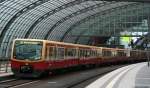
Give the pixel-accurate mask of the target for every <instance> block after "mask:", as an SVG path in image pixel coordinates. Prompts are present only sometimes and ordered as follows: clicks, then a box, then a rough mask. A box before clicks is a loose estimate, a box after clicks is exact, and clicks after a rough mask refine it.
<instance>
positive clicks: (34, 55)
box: [13, 41, 43, 61]
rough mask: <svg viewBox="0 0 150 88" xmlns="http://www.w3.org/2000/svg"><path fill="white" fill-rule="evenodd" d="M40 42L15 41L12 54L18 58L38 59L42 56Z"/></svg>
mask: <svg viewBox="0 0 150 88" xmlns="http://www.w3.org/2000/svg"><path fill="white" fill-rule="evenodd" d="M42 47H43V45H42V42H37V41H35V42H30V41H16V42H15V47H14V52H13V55H14V57H15V58H16V59H18V60H25V59H28V60H31V61H34V60H40V59H41V58H42Z"/></svg>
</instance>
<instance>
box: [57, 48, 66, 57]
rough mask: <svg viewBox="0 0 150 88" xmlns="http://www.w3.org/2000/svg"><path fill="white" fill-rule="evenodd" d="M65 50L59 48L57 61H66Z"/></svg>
mask: <svg viewBox="0 0 150 88" xmlns="http://www.w3.org/2000/svg"><path fill="white" fill-rule="evenodd" d="M64 54H65V49H64V47H57V56H56V57H57V59H64Z"/></svg>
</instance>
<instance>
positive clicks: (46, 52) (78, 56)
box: [11, 39, 135, 77]
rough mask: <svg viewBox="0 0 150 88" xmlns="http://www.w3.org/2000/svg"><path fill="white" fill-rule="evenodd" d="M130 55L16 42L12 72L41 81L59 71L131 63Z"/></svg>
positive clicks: (31, 41) (68, 45) (35, 41)
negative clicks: (40, 79)
mask: <svg viewBox="0 0 150 88" xmlns="http://www.w3.org/2000/svg"><path fill="white" fill-rule="evenodd" d="M130 52H131V51H130V50H124V49H114V48H102V47H96V46H87V45H79V44H71V43H64V42H55V41H48V40H39V39H15V40H14V41H13V47H12V54H11V69H12V71H13V73H14V75H16V76H18V77H39V76H41V75H42V74H44V73H47V72H49V71H53V70H56V69H64V68H66V69H67V68H70V67H75V66H89V65H97V64H98V65H99V64H105V63H115V62H119V61H128V59H129V57H130ZM134 54H135V53H134Z"/></svg>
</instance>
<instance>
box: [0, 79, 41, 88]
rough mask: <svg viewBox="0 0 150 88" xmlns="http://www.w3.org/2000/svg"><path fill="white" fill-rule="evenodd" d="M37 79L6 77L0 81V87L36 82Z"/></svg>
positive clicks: (12, 87) (11, 87) (10, 87)
mask: <svg viewBox="0 0 150 88" xmlns="http://www.w3.org/2000/svg"><path fill="white" fill-rule="evenodd" d="M38 81H39V80H28V79H27V80H26V79H7V80H3V81H0V88H16V87H20V86H23V85H27V84H32V83H36V82H38Z"/></svg>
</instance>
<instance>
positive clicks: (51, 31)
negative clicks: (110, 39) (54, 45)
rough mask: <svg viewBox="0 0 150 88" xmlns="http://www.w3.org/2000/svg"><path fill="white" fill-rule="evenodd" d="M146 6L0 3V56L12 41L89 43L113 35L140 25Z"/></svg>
mask: <svg viewBox="0 0 150 88" xmlns="http://www.w3.org/2000/svg"><path fill="white" fill-rule="evenodd" d="M118 1H119V2H118ZM130 1H131V0H130ZM133 1H135V0H133ZM142 1H143V0H142ZM145 1H148V0H145ZM149 7H150V5H149V3H143V2H142V3H141V0H138V2H128V0H127V1H126V2H125V0H124V2H121V0H114V1H111V0H106V1H104V0H0V45H1V47H0V48H1V51H0V53H3V51H5V52H4V53H6V52H7V51H9V50H10V47H11V44H12V40H13V39H15V38H35V39H45V40H54V41H65V42H72V43H83V44H88V41H89V40H90V37H89V36H86V35H91V36H94V35H95V36H100V35H101V36H111V35H116V34H119V33H120V32H121V31H124V30H126V28H129V27H131V26H134V25H138V24H140V23H141V20H143V19H147V18H148V15H149V12H150V9H149ZM114 22H115V24H114ZM122 22H123V23H122ZM114 27H115V29H114ZM120 27H122V28H120ZM83 35H84V37H83ZM85 36H86V37H85Z"/></svg>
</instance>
